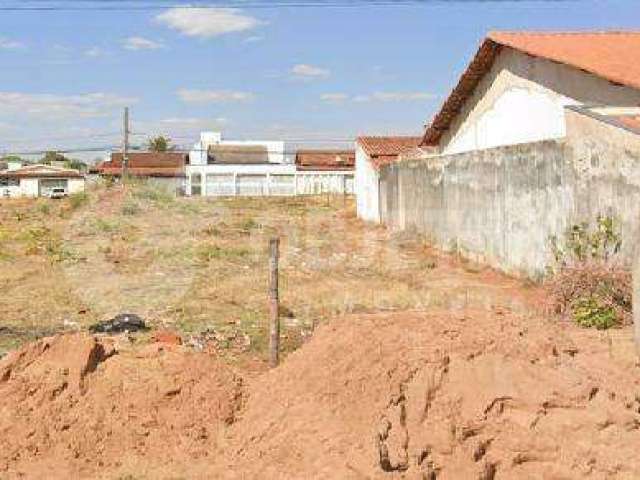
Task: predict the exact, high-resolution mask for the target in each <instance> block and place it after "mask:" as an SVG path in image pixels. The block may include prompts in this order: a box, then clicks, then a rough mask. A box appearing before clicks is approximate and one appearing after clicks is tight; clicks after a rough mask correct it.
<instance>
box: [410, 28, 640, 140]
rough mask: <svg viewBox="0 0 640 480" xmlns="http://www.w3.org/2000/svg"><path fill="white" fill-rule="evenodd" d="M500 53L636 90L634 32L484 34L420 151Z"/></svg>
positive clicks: (638, 48)
mask: <svg viewBox="0 0 640 480" xmlns="http://www.w3.org/2000/svg"><path fill="white" fill-rule="evenodd" d="M503 47H509V48H513V49H515V50H518V51H521V52H523V53H526V54H529V55H532V56H535V57H540V58H546V59H548V60H552V61H555V62H559V63H563V64H565V65H569V66H571V67H574V68H578V69H581V70H584V71H586V72H589V73H592V74H594V75H597V76H599V77H602V78H604V79H606V80H609V81H611V82H615V83H619V84H621V85H626V86H629V87H632V88H637V89H640V63H639V62H635V61H633V59H635V58H638V57H640V32H490V33H489V34H488V35H487V38H486V39H485V40H484V42H483V43H482V44H481V46H480V48H479V49H478V51H477V53H476V55H475V57H474V58H473V60H472V61H471V63H470V64H469V66H468V67H467V69H466V70H465V72H464V73H463V74H462V76H461V77H460V80H459V82H458V85H456V87H455V88H454V90H453V91H452V92H451V94H450V95H449V97H448V98H447V100H446V101H445V103H444V105H443V106H442V108H441V109H440V111H439V112H438V113H437V114H436V115H435V117H434V118H433V121H432V122H431V125H429V127H428V128H427V130H426V131H425V134H424V137H423V139H422V145H437V144H438V143H439V141H440V138H441V137H442V134H443V133H444V132H445V131H446V130H447V129H448V128H449V126H450V125H451V122H452V121H453V119H454V118H455V117H456V115H457V114H458V113H459V111H460V108H461V107H462V105H463V104H464V102H465V101H466V100H467V98H468V97H469V96H470V95H471V94H472V93H473V91H474V90H475V88H476V86H477V85H478V83H479V82H480V80H481V79H482V77H483V76H484V75H485V74H486V73H487V72H488V71H489V69H490V68H491V66H492V65H493V62H494V60H495V58H496V56H497V54H498V52H499V51H500V49H501V48H503Z"/></svg>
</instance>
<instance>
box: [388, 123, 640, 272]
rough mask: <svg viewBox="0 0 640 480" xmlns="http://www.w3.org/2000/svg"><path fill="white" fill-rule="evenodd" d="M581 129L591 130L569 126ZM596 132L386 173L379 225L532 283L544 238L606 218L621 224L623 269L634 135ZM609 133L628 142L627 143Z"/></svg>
mask: <svg viewBox="0 0 640 480" xmlns="http://www.w3.org/2000/svg"><path fill="white" fill-rule="evenodd" d="M582 121H586V122H591V120H589V119H586V120H585V119H583V118H579V119H576V123H579V122H582ZM591 127H593V125H591ZM591 127H590V128H591ZM593 128H603V129H605V131H604V132H593V131H592V130H593ZM593 128H591V130H590V129H584V128H577V127H576V128H575V129H574V133H573V134H572V136H571V137H567V138H566V139H563V140H550V141H543V142H535V143H528V144H521V145H513V146H508V147H498V148H493V149H487V150H479V151H473V152H467V153H461V154H455V155H446V156H437V157H428V158H422V159H416V160H409V161H405V162H402V163H399V164H394V165H390V166H387V167H384V168H383V169H382V171H381V182H380V188H381V192H380V204H381V217H382V222H383V223H385V224H387V225H388V226H390V227H392V228H397V229H408V230H416V231H418V232H421V233H423V234H425V235H426V236H427V237H428V238H429V239H430V240H431V241H432V242H433V243H434V244H436V245H438V246H440V247H442V248H445V249H455V250H458V251H460V252H461V253H462V254H463V255H466V256H468V257H471V258H474V259H476V260H478V261H482V262H485V263H488V264H490V265H491V266H494V267H496V268H499V269H501V270H504V271H507V272H509V273H514V274H518V275H523V276H528V277H533V278H539V277H540V276H541V275H543V274H544V273H545V271H546V267H547V266H548V265H550V264H551V260H552V258H551V252H550V248H549V239H550V237H551V236H553V235H556V236H561V235H563V233H564V232H565V231H566V229H567V227H569V226H570V225H573V224H576V223H579V222H581V221H590V222H593V221H594V220H595V218H596V216H597V215H598V214H604V215H612V216H615V217H616V218H618V219H619V220H620V222H621V227H622V237H623V252H622V257H623V259H624V261H625V262H627V264H629V265H630V264H631V262H632V259H633V255H634V250H635V243H636V242H635V241H634V240H633V239H635V238H637V237H636V235H637V230H638V224H639V221H640V154H639V153H640V146H639V145H638V139H637V137H638V136H637V135H635V136H633V135H634V134H632V133H629V132H617V131H615V132H608V131H607V130H606V129H607V128H609V126H607V125H596V126H595V127H593ZM611 128H615V127H611ZM616 130H619V129H616ZM587 131H588V134H587ZM614 133H615V134H621V135H632V136H633V137H629V139H627V140H629V142H631V143H629V142H625V141H622V140H620V139H615V138H614V136H613V135H614ZM634 142H635V143H634Z"/></svg>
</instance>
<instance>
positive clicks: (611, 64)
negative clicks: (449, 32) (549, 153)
mask: <svg viewBox="0 0 640 480" xmlns="http://www.w3.org/2000/svg"><path fill="white" fill-rule="evenodd" d="M637 58H640V32H569V33H566V32H556V33H550V32H491V33H489V34H488V35H487V37H486V39H485V40H484V41H483V42H482V44H481V45H480V47H479V49H478V51H477V52H476V54H475V56H474V58H473V59H472V61H471V63H470V64H469V65H468V66H467V68H466V70H465V71H464V73H463V74H462V76H461V77H460V80H459V81H458V84H457V85H456V86H455V88H454V89H453V91H452V92H451V94H450V95H449V96H448V98H447V99H446V100H445V102H444V104H443V105H442V107H441V108H440V110H439V111H438V112H437V113H436V115H435V116H434V118H433V120H432V121H431V123H430V124H429V125H428V126H427V128H426V131H425V134H424V136H423V139H422V141H421V145H422V146H429V147H435V148H437V149H438V150H439V151H440V152H441V153H443V154H453V153H460V152H467V151H472V150H480V149H486V148H491V147H497V146H502V145H514V144H520V143H527V142H535V141H540V140H547V139H558V138H563V137H565V136H566V134H567V123H566V111H567V107H571V106H573V107H589V108H590V107H593V106H613V107H617V108H622V107H626V108H627V111H626V113H625V114H621V115H619V116H620V117H628V118H622V119H621V120H620V121H621V122H628V123H629V122H630V123H634V122H635V121H636V120H634V118H636V119H637V118H638V113H639V111H638V107H640V62H638V61H636V59H637ZM629 109H630V110H629Z"/></svg>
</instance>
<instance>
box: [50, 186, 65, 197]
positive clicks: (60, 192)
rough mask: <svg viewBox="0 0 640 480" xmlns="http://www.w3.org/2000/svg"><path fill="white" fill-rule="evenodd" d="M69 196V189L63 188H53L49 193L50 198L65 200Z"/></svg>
mask: <svg viewBox="0 0 640 480" xmlns="http://www.w3.org/2000/svg"><path fill="white" fill-rule="evenodd" d="M67 195H68V193H67V189H66V188H63V187H56V188H52V189H51V191H50V192H49V198H64V197H66V196H67Z"/></svg>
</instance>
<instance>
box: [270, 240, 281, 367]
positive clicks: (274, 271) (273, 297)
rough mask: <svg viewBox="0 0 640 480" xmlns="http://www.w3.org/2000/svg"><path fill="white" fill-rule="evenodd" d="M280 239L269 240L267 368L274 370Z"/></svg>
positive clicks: (278, 313) (277, 324)
mask: <svg viewBox="0 0 640 480" xmlns="http://www.w3.org/2000/svg"><path fill="white" fill-rule="evenodd" d="M279 250H280V239H279V238H272V239H271V240H269V366H270V367H271V368H275V367H277V366H278V362H279V352H280V312H279V309H280V306H279V295H278V260H279V256H280V251H279Z"/></svg>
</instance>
